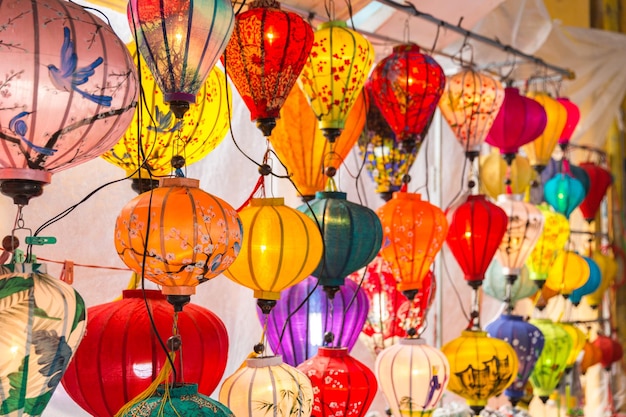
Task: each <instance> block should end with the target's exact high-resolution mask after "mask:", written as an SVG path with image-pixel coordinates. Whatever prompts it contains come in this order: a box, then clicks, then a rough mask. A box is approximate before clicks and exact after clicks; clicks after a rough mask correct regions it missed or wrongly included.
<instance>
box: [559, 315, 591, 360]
mask: <svg viewBox="0 0 626 417" xmlns="http://www.w3.org/2000/svg"><path fill="white" fill-rule="evenodd" d="M557 324H558V325H559V326H561V327H562V328H563V329H565V331H566V332H567V334H568V335H569V337H570V339H571V340H572V349H571V350H570V352H569V356H568V357H567V360H566V361H565V362H566V366H565V370H566V371H567V370H571V369H572V367H573V366H574V364H575V363H576V360H577V359H578V355H579V354H580V352H581V351H582V350H583V348H584V347H585V343H586V342H587V335H586V334H585V333H583V331H582V330H580V329H579V328H578V327H576V326H575V325H573V324H569V323H557Z"/></svg>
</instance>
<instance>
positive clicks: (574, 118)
mask: <svg viewBox="0 0 626 417" xmlns="http://www.w3.org/2000/svg"><path fill="white" fill-rule="evenodd" d="M556 101H558V102H559V103H561V104H562V105H563V107H565V112H566V113H567V118H566V119H565V126H564V127H563V131H562V132H561V136H560V137H559V144H566V143H568V142H569V141H570V139H571V138H572V136H573V135H574V131H575V130H576V126H578V122H580V109H579V108H578V106H577V105H576V104H575V103H574V102H572V101H570V99H569V98H567V97H557V99H556Z"/></svg>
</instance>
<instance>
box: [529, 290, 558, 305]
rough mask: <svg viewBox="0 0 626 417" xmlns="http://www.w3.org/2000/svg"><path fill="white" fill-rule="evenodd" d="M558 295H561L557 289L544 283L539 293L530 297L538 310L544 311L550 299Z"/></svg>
mask: <svg viewBox="0 0 626 417" xmlns="http://www.w3.org/2000/svg"><path fill="white" fill-rule="evenodd" d="M557 295H559V292H558V291H557V290H553V289H552V288H550V287H548V286H546V285H544V286H543V287H541V289H540V290H539V291H538V292H537V293H535V294H534V295H532V296H531V297H530V299H531V301H532V302H533V304H534V306H535V308H536V309H537V310H539V311H543V309H544V308H546V306H547V305H548V301H550V299H552V298H554V297H556V296H557Z"/></svg>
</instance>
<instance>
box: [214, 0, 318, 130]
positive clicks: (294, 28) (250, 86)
mask: <svg viewBox="0 0 626 417" xmlns="http://www.w3.org/2000/svg"><path fill="white" fill-rule="evenodd" d="M312 46H313V29H312V28H311V26H310V25H309V24H308V23H307V22H305V21H304V19H302V18H301V17H300V16H298V15H297V14H295V13H292V12H287V11H282V10H280V3H278V2H277V1H276V0H255V1H253V2H251V3H250V7H249V9H248V10H247V11H246V12H243V13H240V14H238V15H237V17H236V18H235V30H234V31H233V35H232V37H231V38H230V42H229V43H228V46H227V47H226V51H225V53H224V55H222V62H223V63H224V66H225V68H226V70H227V73H228V75H229V76H230V78H231V80H232V81H233V84H235V87H237V91H239V94H240V95H241V98H242V99H243V101H244V102H245V103H246V106H247V107H248V109H250V118H251V120H252V121H256V122H257V126H258V127H259V129H261V131H262V132H263V134H264V135H265V136H270V134H271V133H272V129H273V128H274V126H276V119H277V118H278V117H279V116H280V109H281V107H282V106H283V104H284V103H285V100H286V99H287V95H288V94H289V92H290V91H291V89H292V88H293V86H294V84H295V83H296V81H297V79H298V76H299V75H300V72H302V68H303V67H304V64H305V63H306V60H307V58H308V57H309V53H310V52H311V47H312Z"/></svg>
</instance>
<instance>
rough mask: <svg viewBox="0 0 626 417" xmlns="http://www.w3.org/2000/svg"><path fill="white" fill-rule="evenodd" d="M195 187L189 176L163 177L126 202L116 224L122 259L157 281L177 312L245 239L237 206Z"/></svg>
mask: <svg viewBox="0 0 626 417" xmlns="http://www.w3.org/2000/svg"><path fill="white" fill-rule="evenodd" d="M198 186H199V181H198V180H194V179H190V178H164V179H162V180H161V186H160V187H158V188H156V189H154V190H152V191H148V192H145V193H143V194H140V195H138V196H137V197H135V198H134V199H133V200H131V201H130V202H129V203H128V204H126V206H124V208H123V209H122V211H121V213H120V214H119V215H118V217H117V221H116V223H115V248H116V249H117V253H118V255H119V256H120V258H121V259H122V261H124V263H125V264H126V265H127V266H128V267H129V268H130V269H132V270H133V271H135V272H136V273H138V274H142V275H143V276H145V277H146V278H147V279H149V280H150V281H153V282H154V283H156V284H158V285H160V286H161V291H162V292H163V294H166V295H167V296H168V301H170V302H172V303H173V304H175V308H176V309H177V310H179V311H180V309H182V305H184V304H185V303H187V302H189V299H190V296H191V295H192V294H195V287H196V286H197V285H198V284H200V283H201V282H204V281H207V280H209V279H211V278H214V277H216V276H218V275H219V274H221V273H222V272H224V271H225V270H226V269H227V268H228V267H229V266H230V265H231V264H232V263H233V262H234V260H235V258H236V257H237V255H238V254H239V250H240V248H241V243H242V237H243V236H242V235H243V230H242V225H241V220H240V219H239V216H238V215H237V212H236V211H235V209H233V208H232V207H231V206H230V205H229V204H228V203H226V202H225V201H224V200H222V199H220V198H219V197H215V196H213V195H211V194H209V193H207V192H204V191H202V190H201V189H200V188H199V187H198ZM149 225H150V228H148V226H149Z"/></svg>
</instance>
